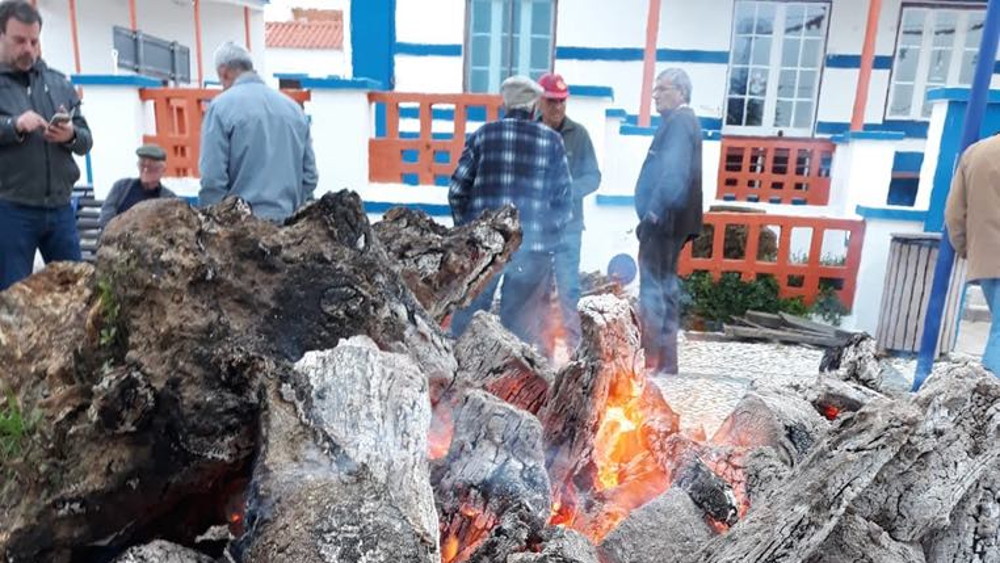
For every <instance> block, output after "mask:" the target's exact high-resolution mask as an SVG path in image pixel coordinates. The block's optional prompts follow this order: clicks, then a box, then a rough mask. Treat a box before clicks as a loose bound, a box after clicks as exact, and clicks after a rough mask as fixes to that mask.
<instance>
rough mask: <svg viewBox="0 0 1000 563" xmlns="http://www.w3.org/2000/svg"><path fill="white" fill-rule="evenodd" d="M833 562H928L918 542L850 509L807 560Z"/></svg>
mask: <svg viewBox="0 0 1000 563" xmlns="http://www.w3.org/2000/svg"><path fill="white" fill-rule="evenodd" d="M834 561H845V562H846V561H851V562H855V561H856V562H860V563H888V562H892V563H926V561H927V559H926V558H925V557H924V552H923V550H921V548H920V546H919V545H914V544H907V543H903V542H898V541H896V540H895V539H893V537H892V536H891V535H889V533H888V532H886V531H885V530H883V529H882V528H880V527H879V526H878V525H877V524H874V523H872V522H869V521H868V520H865V519H864V518H862V517H861V516H858V515H857V514H853V513H851V512H848V513H847V514H845V515H844V517H843V518H842V519H841V520H840V522H839V523H838V525H837V528H836V529H835V530H834V531H833V533H832V534H831V535H830V537H829V538H828V539H827V540H826V542H825V543H824V545H823V547H821V548H820V549H818V550H817V553H816V554H815V555H813V556H811V557H810V558H809V559H808V560H806V561H805V563H831V562H834ZM963 561H968V560H963Z"/></svg>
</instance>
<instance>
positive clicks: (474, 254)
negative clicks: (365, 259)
mask: <svg viewBox="0 0 1000 563" xmlns="http://www.w3.org/2000/svg"><path fill="white" fill-rule="evenodd" d="M374 231H375V234H376V235H378V238H379V240H381V241H382V244H383V245H384V246H385V247H386V250H387V251H388V252H389V254H390V255H391V256H393V257H394V258H395V259H396V261H397V262H398V263H399V265H400V269H401V273H402V276H403V279H404V280H406V283H407V285H408V286H409V287H410V289H411V290H413V294H414V295H416V297H417V300H419V301H420V303H421V304H422V305H423V306H424V308H425V309H427V312H428V313H429V314H430V315H431V316H432V317H434V319H436V320H437V321H438V322H441V321H443V320H444V318H445V317H446V316H448V314H450V313H451V312H452V311H454V310H455V309H457V308H460V307H465V306H467V305H468V304H469V303H471V302H472V300H473V299H474V298H475V297H476V296H477V295H479V293H480V292H482V290H483V288H484V287H486V285H487V284H488V283H489V282H490V280H491V279H492V278H493V277H494V276H496V275H498V274H499V273H500V272H501V271H502V270H503V268H504V266H505V265H506V264H507V262H508V261H509V260H510V257H511V256H512V255H513V254H514V252H515V251H517V249H518V247H520V245H521V229H520V225H519V223H518V218H517V210H516V209H514V207H512V206H507V207H504V208H502V209H499V210H496V211H487V212H486V213H484V214H483V216H482V217H480V218H479V221H477V222H475V223H470V224H468V225H463V226H461V227H457V228H455V229H448V228H446V227H443V226H441V225H439V224H437V223H435V222H434V220H433V219H431V217H430V216H428V215H427V214H426V213H424V212H422V211H417V210H413V209H408V208H405V207H396V208H394V209H390V210H389V212H388V213H386V214H385V216H384V217H383V218H382V221H380V222H378V223H376V224H375V226H374Z"/></svg>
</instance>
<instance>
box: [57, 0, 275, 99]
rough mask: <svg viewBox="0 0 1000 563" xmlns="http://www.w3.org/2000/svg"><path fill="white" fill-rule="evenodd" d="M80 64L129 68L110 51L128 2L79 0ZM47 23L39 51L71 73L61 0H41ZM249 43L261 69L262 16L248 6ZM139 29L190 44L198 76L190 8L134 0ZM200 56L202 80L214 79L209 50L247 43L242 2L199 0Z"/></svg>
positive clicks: (165, 0) (86, 70)
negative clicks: (229, 43) (227, 43)
mask: <svg viewBox="0 0 1000 563" xmlns="http://www.w3.org/2000/svg"><path fill="white" fill-rule="evenodd" d="M78 6H79V8H78V13H77V15H78V17H77V19H78V24H77V29H78V33H79V44H80V63H81V64H80V66H81V73H82V74H131V73H130V72H128V71H126V70H120V69H117V68H116V66H115V63H114V59H113V57H112V50H113V44H114V41H113V28H114V26H116V25H117V26H121V27H128V26H129V13H128V4H127V2H126V1H125V0H86V2H79V3H78ZM38 7H39V9H40V10H41V13H42V17H43V18H44V20H45V25H44V26H43V30H42V50H43V51H42V52H43V56H44V57H45V59H46V60H47V61H48V62H49V64H50V65H51V66H53V67H54V68H56V69H58V70H60V71H62V72H65V73H67V74H75V73H76V71H75V68H74V61H73V44H72V40H71V37H72V35H71V27H70V20H69V11H68V9H67V8H66V2H65V1H63V0H39V2H38ZM251 10H252V11H253V12H255V13H254V14H253V16H254V17H252V18H251V48H252V49H253V51H254V53H253V54H254V64H255V65H256V66H257V67H258V69H259V70H264V66H265V63H264V57H263V56H262V48H263V45H264V31H263V18H262V17H261V16H260V11H259V10H254V9H251ZM136 12H137V18H136V19H137V23H138V26H139V29H140V30H141V31H142V32H144V33H147V34H149V35H153V36H156V37H159V38H161V39H166V40H172V41H177V42H179V43H180V44H182V45H184V46H186V47H188V48H190V49H191V77H192V80H197V74H198V67H197V62H196V60H197V59H196V46H195V30H194V9H193V8H192V7H190V6H182V5H179V4H177V3H175V2H171V1H169V0H157V1H145V2H137V10H136ZM201 21H202V48H203V54H202V60H203V63H204V74H205V80H214V79H215V69H214V68H213V64H212V56H213V54H214V51H215V49H216V47H218V46H219V45H220V44H221V43H222V42H224V41H235V42H237V43H239V44H241V45H243V44H244V43H245V40H246V35H245V27H244V20H243V7H242V6H237V5H235V4H228V3H220V2H202V4H201Z"/></svg>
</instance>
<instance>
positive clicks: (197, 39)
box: [193, 0, 205, 88]
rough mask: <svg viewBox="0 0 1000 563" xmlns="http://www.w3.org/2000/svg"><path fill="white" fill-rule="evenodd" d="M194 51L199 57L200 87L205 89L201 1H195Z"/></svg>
mask: <svg viewBox="0 0 1000 563" xmlns="http://www.w3.org/2000/svg"><path fill="white" fill-rule="evenodd" d="M193 7H194V49H195V53H196V56H197V57H198V87H199V88H204V87H205V65H204V57H203V56H202V52H201V0H194V4H193Z"/></svg>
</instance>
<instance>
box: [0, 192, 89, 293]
mask: <svg viewBox="0 0 1000 563" xmlns="http://www.w3.org/2000/svg"><path fill="white" fill-rule="evenodd" d="M36 250H40V251H41V253H42V258H44V259H45V263H46V264H48V263H50V262H56V261H60V260H69V261H76V262H78V261H80V260H81V256H80V234H79V233H78V232H77V230H76V213H75V212H74V211H73V207H72V206H71V205H68V204H67V205H65V206H63V207H59V208H56V209H48V208H45V207H33V206H29V205H20V204H17V203H11V202H8V201H2V200H0V291H2V290H4V289H7V288H8V287H10V286H11V285H13V284H15V283H17V282H19V281H21V280H23V279H24V278H26V277H28V276H30V275H31V270H32V268H33V267H34V264H35V251H36Z"/></svg>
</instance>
